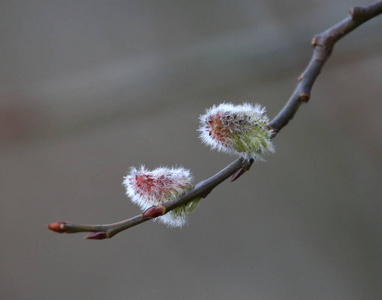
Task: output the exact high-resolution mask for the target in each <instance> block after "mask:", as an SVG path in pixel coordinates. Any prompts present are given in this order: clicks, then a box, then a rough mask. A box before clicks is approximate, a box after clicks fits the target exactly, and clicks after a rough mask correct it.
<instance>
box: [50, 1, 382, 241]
mask: <svg viewBox="0 0 382 300" xmlns="http://www.w3.org/2000/svg"><path fill="white" fill-rule="evenodd" d="M381 13H382V0H380V1H377V2H375V3H374V4H371V5H369V6H367V7H354V8H352V9H350V14H349V16H347V17H346V18H345V19H344V20H342V21H341V22H339V23H337V24H336V25H334V26H333V27H330V28H329V29H327V30H326V31H324V32H322V33H320V34H317V35H316V36H315V37H314V38H313V40H312V46H313V49H314V50H313V55H312V58H311V60H310V62H309V64H308V66H307V67H306V69H305V70H304V72H303V73H302V74H301V76H300V77H299V79H298V81H299V83H298V84H297V87H296V89H295V90H294V92H293V94H292V95H291V97H290V98H289V100H288V102H287V103H286V104H285V106H284V107H283V109H282V110H281V111H280V112H279V114H278V115H277V116H276V117H275V118H274V119H273V120H272V121H270V122H269V124H268V126H269V127H270V128H272V129H273V130H274V132H275V135H274V137H275V136H276V134H278V133H279V132H280V130H281V129H282V128H284V126H286V125H287V124H288V123H289V121H290V120H292V118H293V117H294V115H295V113H296V112H297V110H298V109H299V107H300V105H301V103H305V102H308V101H309V99H310V95H311V90H312V87H313V84H314V82H315V81H316V79H317V77H318V75H319V74H320V72H321V69H322V67H323V66H324V64H325V62H326V61H327V60H328V58H329V57H330V55H331V53H332V51H333V47H334V45H335V44H336V43H337V42H338V41H339V40H340V39H341V38H343V37H344V36H345V35H347V34H349V33H350V32H351V31H353V30H354V29H355V28H357V27H358V26H360V25H361V24H363V23H364V22H366V21H368V20H370V19H372V18H374V17H376V16H377V15H379V14H381ZM274 137H273V138H274ZM252 163H253V161H249V162H248V161H245V160H243V159H241V158H238V159H236V160H235V161H234V162H232V163H231V164H230V165H229V166H227V167H226V168H224V169H223V170H221V171H220V172H218V173H217V174H215V175H214V176H212V177H210V178H208V179H206V180H204V181H201V182H199V183H198V184H197V185H196V186H195V187H194V188H193V189H192V190H191V191H189V192H188V193H186V194H184V195H182V196H180V197H178V198H177V199H175V200H172V201H169V202H166V203H164V204H163V205H159V206H153V207H151V208H149V209H147V210H146V211H145V212H143V213H142V214H141V215H138V216H135V217H133V218H130V219H127V220H124V221H121V222H117V223H113V224H106V225H81V224H71V223H68V222H56V223H51V224H48V225H47V227H48V228H49V229H50V230H52V231H55V232H59V233H76V232H92V233H90V234H89V235H87V236H86V237H85V239H105V238H111V237H113V236H114V235H116V234H117V233H119V232H121V231H123V230H126V229H128V228H130V227H133V226H135V225H138V224H140V223H143V222H146V221H148V220H151V219H154V218H156V217H159V216H161V215H163V214H165V213H167V212H169V211H171V210H173V209H174V208H176V207H178V206H180V205H182V204H185V203H187V202H189V201H191V200H192V199H194V198H196V197H201V198H205V197H206V196H207V195H208V194H209V193H210V192H211V191H212V190H213V189H214V188H215V187H216V186H217V185H219V184H220V183H222V182H223V181H224V180H226V179H227V178H228V177H230V176H232V178H231V181H234V180H236V179H237V178H239V177H240V176H241V175H242V174H244V173H245V172H246V171H247V170H249V168H250V167H251V165H252Z"/></svg>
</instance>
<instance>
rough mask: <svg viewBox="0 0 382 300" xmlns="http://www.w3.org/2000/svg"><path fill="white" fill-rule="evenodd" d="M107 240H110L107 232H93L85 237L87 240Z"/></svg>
mask: <svg viewBox="0 0 382 300" xmlns="http://www.w3.org/2000/svg"><path fill="white" fill-rule="evenodd" d="M107 238H109V236H108V234H107V232H105V231H100V232H92V233H90V234H88V235H87V236H85V237H84V239H85V240H103V239H107Z"/></svg>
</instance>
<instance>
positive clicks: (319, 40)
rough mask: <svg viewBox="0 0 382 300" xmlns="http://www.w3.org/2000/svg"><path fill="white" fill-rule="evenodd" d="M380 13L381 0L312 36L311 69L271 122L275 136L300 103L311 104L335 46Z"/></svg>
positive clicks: (353, 12)
mask: <svg viewBox="0 0 382 300" xmlns="http://www.w3.org/2000/svg"><path fill="white" fill-rule="evenodd" d="M381 13H382V1H381V0H380V1H377V2H375V3H374V4H371V5H370V6H367V7H353V8H351V9H350V13H349V16H347V17H346V18H345V19H343V20H342V21H341V22H339V23H337V24H336V25H334V26H333V27H330V28H329V29H327V30H325V31H324V32H322V33H320V34H317V35H316V36H315V37H313V40H312V46H313V49H314V50H313V56H312V58H311V59H310V62H309V64H308V66H307V67H306V69H305V70H304V72H303V73H302V74H301V76H300V77H299V78H298V81H299V83H298V84H297V87H296V89H295V90H294V92H293V94H292V96H291V97H290V98H289V100H288V102H287V103H286V104H285V106H284V108H283V109H282V110H281V111H280V112H279V114H278V115H277V116H276V117H275V118H274V119H273V120H272V121H271V122H269V126H270V127H272V128H273V130H275V133H276V134H277V133H279V132H280V130H281V129H282V128H284V126H286V125H287V124H288V123H289V121H290V120H292V119H293V117H294V115H295V113H296V112H297V110H298V108H299V107H300V104H301V103H304V102H308V101H309V99H310V93H311V90H312V87H313V84H314V82H315V81H316V79H317V77H318V75H319V74H320V72H321V69H322V67H323V66H324V64H325V63H326V61H327V60H328V59H329V56H330V55H331V54H332V51H333V47H334V45H335V44H336V43H337V42H338V41H339V40H340V39H341V38H343V37H344V36H345V35H347V34H349V33H350V32H352V31H353V30H354V29H356V28H357V27H358V26H360V25H362V24H363V23H365V22H366V21H368V20H370V19H372V18H374V17H376V16H377V15H379V14H381Z"/></svg>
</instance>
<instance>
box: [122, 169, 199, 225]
mask: <svg viewBox="0 0 382 300" xmlns="http://www.w3.org/2000/svg"><path fill="white" fill-rule="evenodd" d="M191 182H192V175H191V173H190V171H189V170H186V169H183V168H176V169H175V168H171V169H170V168H164V167H162V168H158V169H155V170H153V171H149V170H146V169H145V167H144V166H141V168H140V169H139V170H138V169H136V168H134V167H132V168H131V169H130V172H129V173H128V175H127V176H126V177H124V180H123V185H124V186H125V188H126V195H127V196H129V197H130V199H131V201H132V202H133V203H135V204H137V205H138V206H139V207H140V208H141V209H142V211H145V210H146V209H148V208H150V207H152V206H157V205H161V204H163V203H165V202H168V201H171V200H174V199H176V198H177V197H179V196H180V195H182V194H184V193H185V192H187V191H189V190H191V189H192V188H193V185H192V183H191ZM194 201H195V203H197V202H196V200H194ZM194 201H192V202H194ZM192 202H190V203H187V204H184V205H181V206H179V207H177V208H175V209H173V210H171V211H169V212H168V213H166V214H165V215H163V216H160V217H158V218H156V219H158V220H159V221H160V222H162V223H164V224H167V225H168V226H170V227H182V226H183V225H184V224H185V223H186V218H187V215H188V214H189V213H191V212H192V211H193V210H194V208H195V207H194V205H193V204H191V203H192Z"/></svg>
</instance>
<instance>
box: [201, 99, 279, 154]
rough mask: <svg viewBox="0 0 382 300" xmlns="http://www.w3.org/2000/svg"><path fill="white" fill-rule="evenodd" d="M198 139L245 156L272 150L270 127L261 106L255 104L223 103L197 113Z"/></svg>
mask: <svg viewBox="0 0 382 300" xmlns="http://www.w3.org/2000/svg"><path fill="white" fill-rule="evenodd" d="M199 120H200V127H199V129H198V131H200V139H201V140H202V141H203V143H204V144H206V145H208V146H210V147H211V149H217V150H218V151H222V152H226V153H229V154H236V155H239V156H241V157H243V158H244V159H246V160H249V159H254V160H263V158H262V156H263V154H265V153H267V152H274V151H275V150H274V146H273V143H272V139H271V137H272V133H273V131H272V130H271V129H269V128H268V127H267V124H268V122H269V119H268V117H267V116H266V115H265V108H264V107H261V106H260V105H258V104H255V105H252V104H249V103H244V104H242V105H234V104H232V103H223V104H220V105H219V106H215V105H214V106H213V107H212V108H210V109H207V110H206V113H205V114H204V115H201V116H200V117H199Z"/></svg>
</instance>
